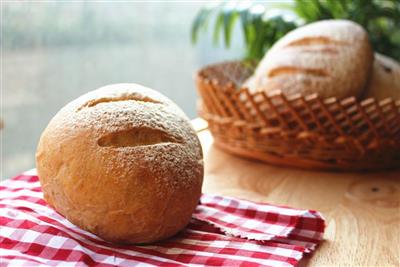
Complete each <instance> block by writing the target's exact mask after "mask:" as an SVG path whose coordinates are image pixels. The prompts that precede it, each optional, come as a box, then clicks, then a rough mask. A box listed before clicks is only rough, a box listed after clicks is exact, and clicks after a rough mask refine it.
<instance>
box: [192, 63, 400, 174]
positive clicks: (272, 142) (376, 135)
mask: <svg viewBox="0 0 400 267" xmlns="http://www.w3.org/2000/svg"><path fill="white" fill-rule="evenodd" d="M254 67H255V64H254V63H245V62H225V63H220V64H215V65H210V66H206V67H205V68H203V69H201V70H200V71H199V72H198V74H197V77H196V83H197V88H198V91H199V94H200V96H201V102H200V106H199V114H200V116H201V117H202V118H204V119H205V120H207V122H208V125H209V129H210V131H211V133H212V135H213V137H214V144H215V145H216V146H217V147H219V148H221V149H223V150H225V151H227V152H229V153H232V154H236V155H240V156H243V157H246V158H251V159H256V160H261V161H265V162H268V163H271V164H275V165H282V166H294V167H300V168H307V169H318V170H342V171H349V170H381V169H389V168H400V100H397V101H395V100H393V99H390V98H388V99H384V100H382V101H379V102H378V101H376V100H375V99H372V98H369V99H365V100H362V101H358V100H357V99H356V98H354V97H350V98H346V99H342V100H338V99H336V98H326V99H322V98H320V97H318V95H316V94H313V95H307V96H301V95H293V96H285V95H284V94H282V93H280V92H276V93H274V94H272V95H267V94H266V93H265V92H250V91H249V90H248V89H247V88H240V86H241V84H242V83H243V82H244V81H245V80H246V79H247V78H248V77H249V76H250V75H251V74H252V73H253V70H254Z"/></svg>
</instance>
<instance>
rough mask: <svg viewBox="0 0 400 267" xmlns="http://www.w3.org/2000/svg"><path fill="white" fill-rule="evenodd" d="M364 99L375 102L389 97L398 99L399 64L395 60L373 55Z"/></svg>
mask: <svg viewBox="0 0 400 267" xmlns="http://www.w3.org/2000/svg"><path fill="white" fill-rule="evenodd" d="M366 97H374V98H376V99H377V100H382V99H384V98H388V97H391V98H393V99H394V100H397V99H400V63H399V62H397V61H396V60H394V59H392V58H390V57H387V56H384V55H382V54H379V53H375V61H374V65H373V69H372V77H371V80H370V81H369V84H368V87H367V92H366Z"/></svg>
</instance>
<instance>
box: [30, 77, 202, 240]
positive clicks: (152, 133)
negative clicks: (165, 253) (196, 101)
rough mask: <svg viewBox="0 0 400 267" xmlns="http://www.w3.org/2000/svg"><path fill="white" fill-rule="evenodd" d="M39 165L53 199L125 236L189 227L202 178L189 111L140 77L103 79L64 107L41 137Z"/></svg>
mask: <svg viewBox="0 0 400 267" xmlns="http://www.w3.org/2000/svg"><path fill="white" fill-rule="evenodd" d="M36 165H37V169H38V173H39V178H40V182H41V185H42V189H43V192H44V197H45V199H46V200H47V202H48V203H49V204H50V205H51V206H53V207H54V208H55V209H56V210H57V211H58V212H59V213H61V214H62V215H64V216H65V217H67V219H68V220H70V221H71V222H73V223H74V224H76V225H78V226H80V227H81V228H83V229H86V230H88V231H90V232H92V233H94V234H96V235H98V236H100V237H102V238H103V239H105V240H108V241H112V242H122V243H149V242H153V241H157V240H161V239H164V238H167V237H170V236H172V235H174V234H175V233H177V232H178V231H179V230H181V229H182V228H183V227H185V225H186V224H187V223H188V222H189V220H190V218H191V214H192V213H193V211H194V209H195V207H196V205H197V203H198V201H199V198H200V194H201V185H202V180H203V162H202V151H201V146H200V143H199V140H198V138H197V135H196V133H195V131H194V130H193V129H192V127H191V125H190V123H189V121H188V119H187V117H186V116H185V115H184V114H183V112H182V111H181V110H180V109H179V108H178V107H177V106H176V105H175V104H174V103H173V102H172V101H170V100H169V99H167V98H166V97H164V96H163V95H161V94H159V93H158V92H155V91H153V90H151V89H149V88H145V87H142V86H140V85H137V84H116V85H110V86H106V87H103V88H100V89H98V90H95V91H92V92H89V93H87V94H85V95H83V96H81V97H79V98H78V99H76V100H74V101H72V102H71V103H69V104H68V105H66V106H65V107H64V108H62V109H61V110H60V111H59V112H58V113H57V114H56V116H55V117H54V118H53V119H52V120H51V121H50V123H49V125H48V126H47V128H46V129H45V131H44V132H43V134H42V136H41V138H40V141H39V145H38V149H37V154H36Z"/></svg>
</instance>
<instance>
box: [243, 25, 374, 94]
mask: <svg viewBox="0 0 400 267" xmlns="http://www.w3.org/2000/svg"><path fill="white" fill-rule="evenodd" d="M372 62H373V52H372V49H371V45H370V43H369V40H368V35H367V33H366V31H365V30H364V29H363V28H362V27H361V26H360V25H358V24H356V23H354V22H351V21H347V20H325V21H319V22H315V23H311V24H308V25H306V26H304V27H300V28H297V29H295V30H293V31H292V32H290V33H288V34H287V35H286V36H284V37H283V38H282V39H280V40H279V41H278V42H277V43H276V44H275V45H274V46H273V47H272V48H271V49H270V50H269V51H268V53H267V54H266V55H265V56H264V58H263V59H262V61H261V62H260V64H259V65H258V67H257V69H256V71H255V74H254V75H253V76H252V77H251V78H250V79H249V80H248V81H247V82H246V83H245V84H244V86H247V87H249V88H250V89H251V90H252V91H256V90H265V91H267V92H271V91H273V90H277V89H279V90H281V91H282V92H283V93H285V94H288V95H290V94H296V93H300V94H303V95H307V94H311V93H318V94H319V95H320V96H321V97H332V96H334V97H337V98H344V97H348V96H356V97H358V96H361V95H362V94H363V90H364V88H365V85H366V83H367V81H368V76H369V73H370V70H371V66H372Z"/></svg>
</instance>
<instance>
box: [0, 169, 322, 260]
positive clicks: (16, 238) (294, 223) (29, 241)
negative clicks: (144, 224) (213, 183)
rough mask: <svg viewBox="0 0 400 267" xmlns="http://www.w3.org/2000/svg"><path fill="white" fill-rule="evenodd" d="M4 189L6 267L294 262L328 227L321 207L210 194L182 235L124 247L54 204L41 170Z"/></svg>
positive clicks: (0, 202)
mask: <svg viewBox="0 0 400 267" xmlns="http://www.w3.org/2000/svg"><path fill="white" fill-rule="evenodd" d="M0 190H1V194H0V226H1V229H0V241H1V247H0V257H1V259H0V266H40V265H41V266H93V265H98V266H188V265H190V266H195V265H199V266H294V265H296V264H297V263H298V261H299V260H300V259H301V258H302V257H303V254H306V253H310V252H311V251H312V250H314V249H315V247H316V245H317V244H318V243H319V241H320V240H321V239H322V235H323V232H324V225H325V224H324V219H323V218H322V216H321V215H320V214H319V213H318V212H316V211H310V210H297V209H292V208H288V207H280V206H273V205H268V204H263V203H254V202H250V201H245V200H238V199H234V198H229V197H222V196H212V195H203V196H202V197H201V200H200V203H199V205H198V206H197V209H196V211H195V213H194V214H193V219H192V220H191V222H190V224H189V225H188V226H187V227H186V228H185V229H184V230H182V231H181V232H180V233H179V234H177V235H176V236H175V237H173V238H170V239H168V240H166V241H164V242H158V243H156V244H153V245H145V246H133V245H132V246H122V245H115V244H110V243H107V242H105V241H103V240H101V239H99V238H98V237H96V236H95V235H93V234H91V233H88V232H86V231H84V230H82V229H80V228H78V227H77V226H75V225H73V224H71V223H70V222H69V221H68V220H66V219H65V218H64V217H62V216H61V215H60V214H58V213H57V212H55V211H54V210H53V209H52V208H50V207H49V206H47V204H46V202H45V201H44V200H43V194H42V192H41V188H40V184H39V181H38V177H37V176H36V173H35V171H30V172H27V173H24V174H23V175H20V176H17V177H15V178H13V179H10V180H6V181H4V182H2V183H1V184H0Z"/></svg>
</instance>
